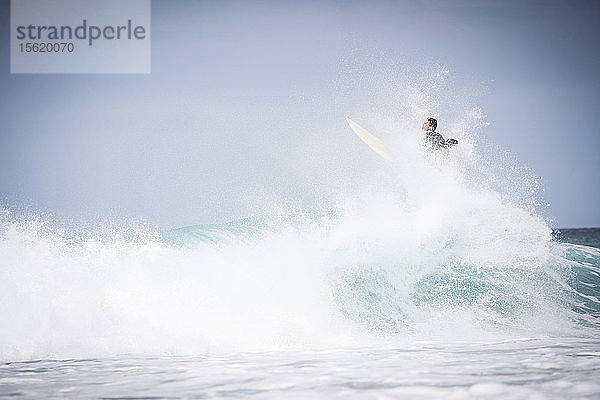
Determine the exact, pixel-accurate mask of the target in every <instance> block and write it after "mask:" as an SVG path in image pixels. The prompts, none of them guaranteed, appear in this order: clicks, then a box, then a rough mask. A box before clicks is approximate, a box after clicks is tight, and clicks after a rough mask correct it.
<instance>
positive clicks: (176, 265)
mask: <svg viewBox="0 0 600 400" xmlns="http://www.w3.org/2000/svg"><path fill="white" fill-rule="evenodd" d="M442 76H443V71H442ZM394 90H395V91H398V90H399V88H398V87H395V88H394ZM434 90H435V87H431V86H430V87H429V89H428V92H432V91H434ZM411 91H412V92H411ZM411 93H412V95H413V96H417V97H419V96H421V97H422V96H423V95H422V91H418V90H416V91H415V90H414V88H410V87H409V88H408V89H407V91H406V92H405V93H404V94H405V96H404V97H405V98H406V103H407V104H412V106H413V107H412V108H411V112H408V113H406V115H407V117H406V118H405V119H403V120H401V121H399V120H395V121H390V119H389V118H388V119H386V118H383V117H382V116H381V112H380V113H377V112H364V108H363V111H359V110H357V111H356V113H355V114H357V116H356V117H354V114H352V117H354V118H355V119H356V120H357V121H359V122H360V123H361V125H364V126H365V127H366V128H368V129H369V130H371V131H372V132H373V133H377V134H378V135H381V137H382V138H383V139H384V140H386V141H387V143H388V144H389V145H390V146H391V147H392V148H393V149H394V153H395V155H396V159H395V160H394V161H393V162H391V163H389V164H388V163H385V162H384V161H383V160H379V159H376V158H377V157H378V156H377V155H376V154H375V153H373V152H371V150H370V149H369V148H367V147H366V146H364V145H362V144H360V146H361V147H359V149H360V150H359V151H364V152H365V153H367V154H368V156H366V157H369V156H372V157H373V158H374V159H376V160H375V161H374V164H371V167H372V166H373V165H376V166H377V169H378V170H377V171H375V170H373V171H366V172H365V171H364V170H363V171H362V174H363V178H364V179H362V181H360V182H359V184H357V183H356V182H354V184H355V187H358V189H357V190H355V191H354V192H348V191H340V193H339V194H338V196H337V197H336V198H335V201H334V202H328V203H324V206H323V207H321V208H318V209H298V208H297V207H296V208H293V209H289V210H284V211H282V210H281V209H278V210H277V212H275V211H273V210H271V209H265V212H264V213H261V214H256V215H248V216H247V217H246V218H242V219H238V220H235V221H231V222H227V223H222V224H210V225H192V226H187V227H182V228H177V229H168V230H161V229H155V228H148V227H147V226H145V225H144V224H137V223H133V224H132V225H131V226H122V227H119V228H115V229H112V230H110V231H108V232H107V231H106V230H100V229H97V230H95V229H93V228H86V229H70V228H65V227H63V226H62V225H61V223H60V221H57V220H56V219H55V218H53V217H52V216H49V215H46V214H43V213H36V212H25V213H24V212H18V211H14V210H12V209H9V208H8V207H5V208H3V209H2V211H1V212H0V255H1V256H0V321H2V326H1V327H2V330H1V331H2V333H1V334H0V361H1V362H2V364H0V396H2V397H9V396H10V397H25V398H65V397H68V398H124V397H126V398H167V397H168V398H230V397H253V398H282V397H285V398H331V397H344V398H361V399H363V398H377V399H383V398H440V399H453V398H456V399H459V398H505V399H525V398H527V399H543V398H557V399H562V398H579V399H588V398H589V399H591V398H598V395H599V393H600V384H599V383H598V377H599V371H600V319H599V317H600V250H598V249H596V248H593V247H588V246H583V245H576V244H569V243H565V242H560V241H557V240H556V239H555V238H553V235H552V231H551V229H550V227H549V224H550V221H549V220H548V219H547V218H546V217H543V216H542V214H543V213H542V212H540V210H541V209H543V208H544V201H543V199H542V198H541V196H540V187H541V183H540V181H539V179H538V178H537V177H536V176H535V175H534V174H532V173H531V171H530V170H528V169H526V168H524V167H520V166H518V165H517V164H515V162H514V159H513V158H511V157H510V156H509V155H507V154H508V153H505V152H498V151H497V150H496V149H495V148H493V147H489V148H491V149H492V150H493V151H492V152H488V153H486V152H485V149H486V147H485V145H484V140H482V139H481V138H480V137H479V136H478V133H477V132H478V130H480V129H481V127H482V126H484V124H482V120H483V119H484V118H485V116H484V115H483V114H482V112H481V110H480V109H478V108H477V107H474V108H471V109H469V110H467V111H466V112H464V113H458V115H459V116H458V117H457V118H456V119H454V120H451V121H447V123H446V125H445V126H447V127H448V128H447V130H446V131H445V132H444V133H445V134H447V135H448V136H449V137H456V138H457V139H458V140H459V143H460V145H459V146H457V147H456V149H453V152H452V153H451V155H450V157H448V158H444V157H438V156H436V155H433V154H431V153H430V152H428V151H426V150H424V149H423V147H422V142H421V138H420V136H419V134H420V132H419V131H418V127H419V126H420V122H421V121H422V119H423V118H424V117H425V116H428V115H429V114H430V112H431V110H432V107H431V105H427V104H425V106H424V105H423V104H424V103H423V102H414V101H413V100H411ZM384 95H385V94H384ZM395 106H398V104H395ZM433 109H435V108H433ZM351 111H352V110H351ZM371 111H372V110H371ZM380 111H381V110H380ZM388 115H389V114H388ZM339 120H340V125H339V128H340V130H343V129H347V130H348V132H347V140H358V138H356V137H355V136H353V133H352V132H351V131H350V130H349V128H348V127H347V126H344V123H345V122H344V118H343V116H342V115H340V118H339ZM344 138H346V136H344ZM492 153H493V154H494V155H493V156H491V155H490V154H492ZM357 169H359V168H358V167H357Z"/></svg>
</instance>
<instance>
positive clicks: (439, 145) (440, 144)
mask: <svg viewBox="0 0 600 400" xmlns="http://www.w3.org/2000/svg"><path fill="white" fill-rule="evenodd" d="M436 128H437V120H436V119H435V118H431V117H429V118H427V119H426V120H425V122H423V126H422V127H421V129H423V130H424V131H425V143H426V144H427V147H430V148H431V149H432V150H444V149H447V148H448V147H450V146H454V145H455V144H458V140H456V139H445V140H444V137H443V136H442V135H440V134H439V133H437V132H436V131H435V130H436Z"/></svg>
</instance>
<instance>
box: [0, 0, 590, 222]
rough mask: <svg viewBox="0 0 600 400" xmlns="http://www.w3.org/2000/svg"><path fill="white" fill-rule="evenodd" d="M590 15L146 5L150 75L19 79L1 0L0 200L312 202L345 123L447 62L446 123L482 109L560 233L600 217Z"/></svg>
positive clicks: (200, 211) (121, 209)
mask: <svg viewBox="0 0 600 400" xmlns="http://www.w3.org/2000/svg"><path fill="white" fill-rule="evenodd" d="M599 20H600V3H599V2H598V1H583V0H571V1H551V0H547V1H523V0H520V1H492V0H490V1H487V0H482V1H470V0H469V1H467V0H460V1H451V0H447V1H446V0H444V1H442V0H439V1H430V0H423V1H418V0H413V1H396V2H393V1H368V2H367V1H364V2H358V1H319V2H317V1H302V2H299V1H290V2H286V1H153V2H152V27H151V37H152V73H151V74H149V75H11V74H10V59H9V29H10V12H9V2H8V1H2V3H0V33H1V35H2V40H1V41H0V51H1V54H2V56H1V58H0V85H1V88H2V91H1V95H0V96H1V97H0V194H1V197H2V199H1V200H2V202H3V203H4V204H5V205H6V206H8V207H15V206H17V207H29V208H31V209H34V210H40V211H43V212H50V213H53V214H54V215H56V216H57V218H59V219H61V218H70V219H74V220H81V221H90V220H93V219H94V218H96V219H97V218H111V217H113V216H117V217H127V218H129V217H131V218H142V219H145V220H147V221H150V222H151V223H152V224H157V225H159V226H161V227H175V226H182V225H192V224H196V223H206V222H219V221H227V220H231V219H235V218H239V217H243V216H247V215H251V214H255V213H258V212H261V210H263V209H264V207H266V206H268V205H273V204H283V205H286V204H288V205H290V204H291V205H292V206H294V207H302V208H311V207H316V206H318V204H320V202H321V200H322V199H323V197H326V195H327V192H328V190H327V188H328V187H331V186H332V185H335V184H337V183H338V182H339V181H340V179H337V178H339V177H340V176H342V175H344V174H347V173H348V172H349V171H356V170H360V169H361V167H362V166H363V164H362V161H363V159H362V158H361V157H363V156H362V155H356V154H355V153H356V152H357V149H361V150H362V148H361V147H360V146H361V145H360V144H359V143H356V142H355V141H354V139H355V138H352V140H350V139H349V135H350V134H349V132H348V128H347V126H346V125H345V122H344V116H345V115H354V114H353V113H362V114H363V115H364V114H367V113H368V110H367V109H369V107H370V108H377V102H378V101H381V108H380V109H379V112H380V113H383V114H387V115H389V117H388V118H389V119H390V120H394V118H396V116H395V115H394V113H398V112H399V110H400V108H398V109H394V104H396V103H397V102H399V101H400V100H399V99H398V98H397V97H399V96H402V95H403V93H406V91H405V90H404V91H403V90H398V91H397V92H395V91H394V88H395V87H401V88H404V89H406V87H407V85H414V87H416V88H419V87H422V88H424V89H425V90H427V89H428V86H427V83H426V82H425V81H426V79H423V76H427V71H428V70H436V68H438V67H439V66H442V67H439V68H441V70H448V71H449V76H450V77H451V79H450V80H451V83H449V84H448V86H447V89H446V90H445V91H444V90H442V91H441V94H439V93H440V91H439V90H438V92H436V93H438V94H436V95H435V96H438V97H437V98H435V99H433V100H434V101H436V102H438V103H439V104H440V105H439V106H438V107H437V108H436V109H435V111H436V116H438V117H439V119H440V130H441V131H444V125H443V123H444V121H450V120H452V119H456V118H458V117H459V116H460V114H461V113H463V112H466V111H465V110H469V109H472V108H473V107H479V108H480V109H481V110H482V111H483V113H484V114H485V121H486V122H487V123H489V125H487V126H485V127H484V128H483V129H482V132H481V133H480V134H481V135H482V136H484V137H485V138H487V139H489V140H491V141H493V142H495V143H497V144H498V145H500V146H501V147H502V148H504V149H508V150H509V151H510V152H512V153H513V155H514V156H515V157H516V158H518V159H519V160H520V161H521V162H522V163H523V164H525V165H527V166H528V167H530V168H531V169H532V170H533V171H534V172H535V173H536V174H537V175H538V176H541V177H542V178H543V184H544V187H545V193H544V197H545V199H546V200H547V201H548V202H549V203H550V207H549V208H548V209H547V210H546V212H545V213H546V214H547V215H548V216H549V217H550V218H552V220H553V222H552V225H553V226H555V227H584V226H600V211H599V208H598V205H597V204H598V198H599V197H600V196H599V194H600V186H599V185H598V183H599V179H598V173H599V172H600V151H599V149H600V138H599V134H598V133H599V128H598V127H597V126H596V121H595V118H596V115H597V113H598V111H599V109H600V96H599V89H600V84H599V82H600V79H599V77H598V66H599V65H600V46H598V43H597V42H598V39H599V38H600V24H599V23H598V21H599ZM352 68H354V71H351V72H348V70H349V69H350V70H351V69H352ZM439 68H438V69H439ZM356 71H359V72H358V73H357V72H356ZM424 71H425V72H424ZM361 78H362V81H361V82H354V81H353V80H361ZM371 84H372V88H373V91H374V92H377V96H375V95H373V96H372V98H368V99H365V98H364V96H365V93H367V94H366V96H367V97H369V95H368V93H369V92H368V91H366V92H365V91H364V90H362V91H361V90H357V91H356V93H359V92H360V93H361V95H362V96H363V98H361V99H357V98H356V97H358V96H353V93H354V92H353V90H354V89H356V87H358V86H360V87H361V88H364V87H368V86H369V85H371ZM352 97H354V100H351V98H352ZM381 99H383V100H381ZM363 104H364V105H365V106H364V109H363V110H361V105H363ZM366 110H367V111H366ZM415 131H416V132H419V126H418V125H416V126H415ZM365 162H366V161H365ZM332 182H335V183H332Z"/></svg>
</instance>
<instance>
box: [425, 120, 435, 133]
mask: <svg viewBox="0 0 600 400" xmlns="http://www.w3.org/2000/svg"><path fill="white" fill-rule="evenodd" d="M436 128H437V120H436V119H435V118H432V117H429V118H427V119H426V120H425V122H423V128H422V129H423V130H424V131H433V132H435V130H436Z"/></svg>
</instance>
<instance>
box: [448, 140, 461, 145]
mask: <svg viewBox="0 0 600 400" xmlns="http://www.w3.org/2000/svg"><path fill="white" fill-rule="evenodd" d="M455 144H458V140H456V139H446V146H454V145H455Z"/></svg>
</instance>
